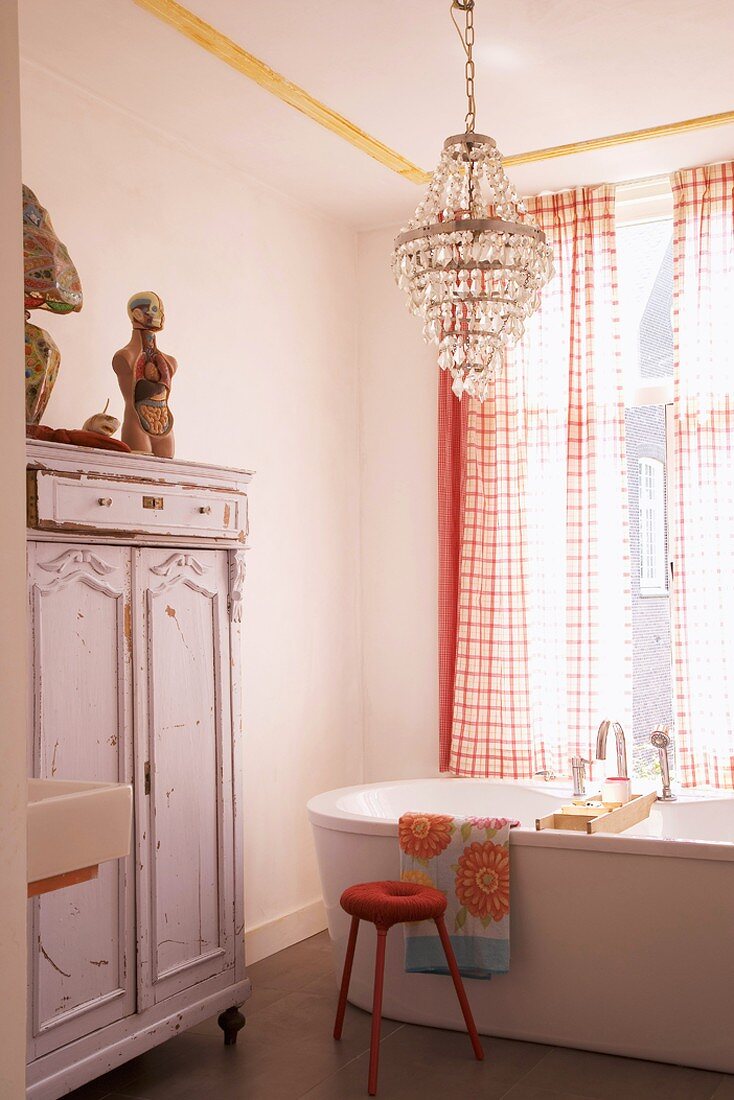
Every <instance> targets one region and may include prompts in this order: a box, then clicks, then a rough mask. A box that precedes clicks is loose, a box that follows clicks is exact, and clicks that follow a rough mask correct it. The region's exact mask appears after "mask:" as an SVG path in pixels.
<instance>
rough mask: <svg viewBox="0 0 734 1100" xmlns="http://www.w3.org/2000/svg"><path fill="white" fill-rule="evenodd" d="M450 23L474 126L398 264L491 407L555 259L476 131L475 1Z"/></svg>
mask: <svg viewBox="0 0 734 1100" xmlns="http://www.w3.org/2000/svg"><path fill="white" fill-rule="evenodd" d="M455 8H456V9H458V10H459V11H462V12H463V13H464V16H465V27H464V30H463V31H462V29H461V28H460V27H459V25H458V23H457V22H456V18H455V16H454V9H455ZM451 18H452V19H453V21H454V25H455V27H456V29H457V31H458V32H459V37H460V38H461V42H462V45H463V47H464V52H465V53H466V69H465V72H466V95H467V101H468V110H467V114H466V119H465V122H466V129H465V132H464V133H463V134H454V135H453V136H452V137H449V138H447V139H446V141H445V142H444V146H443V152H442V154H441V159H440V161H439V164H438V167H437V168H436V171H435V172H434V173H433V176H432V178H431V182H430V184H429V186H428V192H427V194H426V196H425V198H424V199H423V201H422V202H421V203H420V204H419V206H418V207H417V209H416V211H415V214H414V215H413V217H412V218H411V220H410V221H409V222H408V224H407V226H405V228H404V229H403V230H402V231H401V232H400V234H399V235H398V237H396V239H395V249H394V252H393V259H392V267H393V272H394V274H395V279H396V281H397V284H398V286H399V287H401V288H402V289H403V290H404V291H405V292H406V294H407V295H408V303H407V304H408V309H409V310H410V311H411V313H415V314H417V315H418V316H419V317H421V318H422V319H423V336H424V339H425V340H426V341H427V342H428V343H434V344H438V348H439V353H438V363H439V366H440V367H441V369H442V370H448V371H450V372H451V375H452V376H453V379H454V381H453V385H452V389H453V391H454V393H455V394H456V396H457V397H459V398H460V397H461V395H462V393H467V394H468V395H469V396H470V397H477V398H478V399H479V400H480V401H483V400H484V399H485V398H486V397H487V395H488V394H489V392H490V386H491V383H492V382H493V381H494V380H495V378H497V376H498V374H499V373H500V371H501V369H502V363H503V352H504V349H505V347H511V346H512V345H513V344H515V343H517V341H518V340H519V339H520V338H521V336H522V334H523V331H524V329H525V320H526V318H528V317H530V315H531V314H532V313H534V312H535V310H536V309H537V308H538V306H539V305H540V292H541V290H542V289H543V287H544V286H545V285H546V283H547V282H548V280H549V279H550V278H551V276H552V275H553V256H552V252H551V249H550V246H549V245H548V244H547V243H546V240H545V234H544V233H543V231H542V230H541V229H539V228H538V227H537V226H536V225H535V224H534V223H533V220H532V218H531V217H530V216H529V214H528V212H527V207H526V206H525V203H524V202H523V201H522V200H521V199H520V197H519V196H518V194H517V191H516V190H515V188H514V187H513V185H512V184H511V183H510V181H509V180H508V178H507V176H506V175H505V170H504V167H503V165H502V156H501V154H500V152H499V150H498V149H497V146H496V144H495V142H494V141H493V140H492V138H491V137H487V135H486V134H477V133H475V132H474V125H475V116H476V104H475V101H474V58H473V47H474V0H453V3H452V4H451Z"/></svg>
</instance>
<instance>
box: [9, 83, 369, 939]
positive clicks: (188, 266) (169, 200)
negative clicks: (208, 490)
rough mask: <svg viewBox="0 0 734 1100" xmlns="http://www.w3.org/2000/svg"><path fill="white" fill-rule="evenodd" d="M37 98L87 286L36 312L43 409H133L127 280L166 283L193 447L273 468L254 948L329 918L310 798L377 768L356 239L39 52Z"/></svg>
mask: <svg viewBox="0 0 734 1100" xmlns="http://www.w3.org/2000/svg"><path fill="white" fill-rule="evenodd" d="M79 78H80V79H82V78H83V74H79ZM22 97H23V98H22V105H23V177H24V180H25V182H26V183H27V184H28V185H29V186H31V187H32V188H33V189H34V190H35V191H36V192H37V194H38V197H39V199H40V201H41V202H42V203H43V204H44V205H45V206H46V207H47V208H48V209H49V211H50V212H51V216H52V219H53V222H54V226H55V228H56V231H57V233H58V235H59V236H60V237H61V239H62V240H63V241H64V242H65V243H66V244H67V246H68V248H69V251H70V253H71V255H72V257H73V259H74V262H75V263H76V266H77V268H78V270H79V272H80V275H81V278H82V283H83V286H84V292H85V304H84V309H83V310H82V312H81V313H79V314H76V315H71V316H66V317H53V316H50V315H48V314H44V315H43V317H41V316H40V315H39V314H38V313H36V315H35V317H34V320H35V321H36V323H38V324H41V325H44V326H45V327H47V328H48V329H49V330H50V331H51V332H52V334H53V335H54V337H55V339H56V340H57V343H58V344H59V347H60V349H61V353H62V363H61V370H60V373H59V379H58V382H57V385H56V389H55V391H54V394H53V397H52V400H51V402H50V404H49V407H48V410H47V413H46V416H45V417H44V421H45V423H47V424H50V425H52V426H55V427H59V426H65V427H78V426H80V425H81V424H82V422H83V421H84V420H85V419H86V417H87V416H89V415H90V414H91V413H93V412H96V411H99V410H100V409H101V408H102V406H103V405H104V402H105V400H106V398H107V397H108V396H109V397H112V405H111V411H112V412H113V413H117V414H118V415H120V412H121V407H122V402H121V398H120V395H119V392H118V390H117V383H116V379H115V376H114V375H113V373H112V370H111V367H110V360H111V358H112V354H113V352H114V351H115V350H116V349H117V348H119V347H121V346H122V345H123V344H124V343H125V342H126V341H127V339H128V336H129V326H128V322H127V318H126V312H125V304H126V301H127V299H128V297H129V296H130V294H132V293H133V292H134V291H137V290H142V289H151V290H155V291H157V292H158V293H160V295H161V297H162V298H163V301H164V304H165V307H166V318H167V323H166V329H165V331H164V333H163V334H162V335H161V337H160V339H159V342H160V345H161V347H162V348H163V350H165V351H170V352H171V353H173V354H174V355H175V356H176V357H177V359H178V361H179V372H178V374H177V375H176V380H175V384H174V388H173V394H172V399H171V406H172V409H173V411H174V414H175V417H176V439H177V457H178V458H181V459H194V460H201V461H211V462H215V463H221V464H223V465H230V466H246V467H251V468H254V469H255V470H256V471H257V476H256V478H255V480H254V482H253V486H252V496H251V542H252V550H251V552H250V554H249V555H248V573H247V585H246V605H245V615H246V622H245V627H246V629H245V637H246V642H245V654H244V675H245V685H244V687H245V691H244V706H245V727H246V734H247V742H246V761H245V775H246V787H245V795H246V804H245V809H244V815H245V831H246V857H245V858H246V873H247V899H246V919H247V929H248V933H250V932H251V930H253V929H254V930H255V932H254V934H253V935H251V936H250V943H249V945H248V947H249V949H250V957H251V959H252V958H254V957H256V956H257V955H259V954H261V953H266V952H268V951H270V950H275V949H277V948H278V947H279V946H282V945H283V944H284V943H285V942H287V941H289V940H292V939H298V938H299V935H300V934H303V935H308V934H310V933H311V932H313V931H316V930H318V928H319V927H323V926H324V924H323V922H322V914H321V910H320V904H319V903H318V899H319V897H320V888H319V883H318V877H317V872H316V866H315V860H314V856H313V848H312V844H311V838H310V833H309V830H308V824H307V821H306V816H305V809H304V807H305V803H306V800H307V799H308V798H309V797H310V796H311V795H312V794H314V793H316V792H319V791H324V790H328V789H329V788H331V787H337V786H343V785H346V784H349V783H354V782H358V781H360V779H361V771H362V744H361V736H362V733H361V727H362V719H361V693H360V681H359V671H360V641H359V634H358V615H359V587H358V565H359V534H358V525H359V493H358V443H357V438H358V431H357V429H358V421H357V412H358V406H357V401H358V393H357V378H356V363H355V354H356V327H355V304H356V239H355V236H354V234H353V233H352V232H351V231H349V230H347V229H343V228H340V227H338V226H335V225H334V224H333V223H331V222H329V221H327V220H326V219H322V218H320V217H317V216H315V215H312V214H310V213H309V212H308V211H306V210H304V209H301V208H299V207H298V206H296V205H295V204H294V203H292V202H290V201H289V200H287V199H284V198H282V197H280V196H279V195H278V194H277V193H276V192H273V191H270V190H268V189H266V188H264V187H262V186H260V185H259V184H256V183H255V182H253V181H252V180H250V179H249V178H247V177H244V176H242V175H240V174H237V172H236V171H235V170H233V169H232V168H230V167H227V166H221V165H218V164H214V163H211V162H210V161H208V160H206V159H203V158H200V157H199V156H197V155H196V153H194V152H192V151H191V150H190V149H186V148H184V147H182V146H181V145H180V143H176V142H175V141H172V140H168V139H166V138H165V136H162V135H161V134H160V133H159V132H157V131H153V130H150V129H148V127H147V126H146V124H145V123H143V122H142V121H140V120H138V119H136V118H134V117H132V116H131V115H130V114H129V113H127V112H123V111H120V110H118V109H116V108H114V107H112V106H111V105H109V104H106V103H104V102H102V101H100V100H99V99H97V98H94V97H92V96H90V95H88V94H86V92H84V91H83V90H81V89H79V88H78V87H76V86H74V85H71V84H69V83H66V82H65V81H62V80H61V79H59V78H58V77H56V76H54V75H51V74H50V73H48V72H46V71H45V70H43V69H41V68H39V67H37V66H36V65H35V64H31V63H25V64H24V66H23V70H22ZM294 913H295V914H296V916H295V917H294V916H292V914H294ZM299 913H300V916H299V915H298V914H299ZM281 918H285V920H284V921H283V920H281ZM275 921H279V923H277V924H273V923H272V922H275ZM258 929H259V931H258Z"/></svg>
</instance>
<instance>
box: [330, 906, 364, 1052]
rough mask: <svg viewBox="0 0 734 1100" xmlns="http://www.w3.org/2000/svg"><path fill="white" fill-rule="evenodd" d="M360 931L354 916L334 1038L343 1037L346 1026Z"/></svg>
mask: <svg viewBox="0 0 734 1100" xmlns="http://www.w3.org/2000/svg"><path fill="white" fill-rule="evenodd" d="M358 931H359V917H352V923H351V925H350V927H349V939H348V940H347V953H346V955H345V957H344V973H343V974H342V984H341V989H340V990H339V1004H338V1005H337V1009H336V1020H335V1021H334V1038H335V1039H341V1037H342V1027H343V1026H344V1013H345V1012H346V1010H347V994H348V993H349V979H350V978H351V976H352V963H353V962H354V949H355V947H356V946H357V932H358Z"/></svg>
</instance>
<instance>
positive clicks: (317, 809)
mask: <svg viewBox="0 0 734 1100" xmlns="http://www.w3.org/2000/svg"><path fill="white" fill-rule="evenodd" d="M437 781H440V782H442V783H443V782H452V783H479V782H486V783H492V784H495V783H496V784H502V785H503V786H515V787H518V788H521V789H523V790H530V791H534V792H538V793H545V794H557V795H558V797H560V798H566V797H570V796H571V791H572V788H571V786H570V785H569V784H566V783H562V782H557V781H556V782H551V783H543V784H542V785H541V784H537V783H527V782H523V781H522V780H515V779H487V780H478V779H464V778H462V777H458V776H447V777H439V776H427V777H425V778H424V779H392V780H383V781H381V782H379V783H357V784H354V785H353V786H350V787H338V788H335V789H334V790H331V791H324V792H323V793H322V794H318V795H314V796H313V797H312V798H311V799H309V801H308V803H307V805H306V810H307V813H308V819H309V821H310V823H311V825H312V826H313V827H316V828H322V829H329V830H332V831H334V832H342V833H353V834H358V835H360V836H392V837H395V838H397V835H398V822H397V818H387V817H372V816H369V815H367V814H357V813H352V812H351V811H345V810H343V809H340V808H339V807H338V805H337V802H338V800H339V799H341V798H343V797H344V796H347V795H350V794H356V793H359V792H362V791H370V790H380V789H382V788H384V787H394V786H401V787H402V786H406V787H408V786H418V785H419V784H422V783H426V782H437ZM636 785H637V786H638V788H639V789H640V790H642V791H643V792H644V790H645V789H647V790H652V789H654V788H655V786H656V784H655V783H654V782H650V781H645V780H642V781H639V782H638V783H637V784H636ZM732 800H734V792H732V791H723V790H713V789H712V790H710V791H709V790H705V791H703V790H695V791H691V792H690V793H686V794H681V795H679V796H678V800H677V802H676V803H673V804H672V805H680V804H681V803H691V802H701V801H706V802H720V801H732ZM657 805H660V803H658V804H657ZM663 805H664V804H663ZM512 843H513V845H516V846H519V847H526V846H527V847H533V848H555V849H559V848H560V849H569V850H579V851H587V852H606V853H608V854H624V855H639V856H662V857H664V858H668V859H671V858H672V859H707V860H714V861H717V862H720V861H723V862H734V842H732V841H727V840H686V839H681V838H677V837H646V836H627V835H625V834H624V833H614V834H611V833H607V834H602V833H594V834H592V835H589V834H587V833H580V832H572V831H567V830H562V829H553V830H550V829H549V830H542V831H540V832H538V831H537V830H536V829H534V828H532V829H531V828H527V827H524V826H520V827H518V828H516V829H513V830H512Z"/></svg>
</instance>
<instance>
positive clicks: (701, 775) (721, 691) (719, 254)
mask: <svg viewBox="0 0 734 1100" xmlns="http://www.w3.org/2000/svg"><path fill="white" fill-rule="evenodd" d="M672 185H673V197H674V226H673V265H674V267H673V270H674V282H673V329H674V335H675V403H674V425H675V494H674V495H675V499H674V501H673V502H672V505H673V507H672V509H671V511H672V513H673V524H672V527H673V532H674V535H673V537H674V551H673V560H674V577H673V638H674V664H675V694H676V734H677V746H678V770H679V773H680V774H679V777H680V779H681V782H682V783H683V785H684V786H689V787H690V786H701V785H705V784H713V785H714V786H717V787H733V786H734V641H733V640H732V639H733V635H734V325H733V324H732V317H733V316H734V164H732V163H728V164H714V165H708V166H706V167H703V168H694V169H691V170H688V171H684V172H678V173H677V174H676V175H675V176H674V177H673V179H672Z"/></svg>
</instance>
